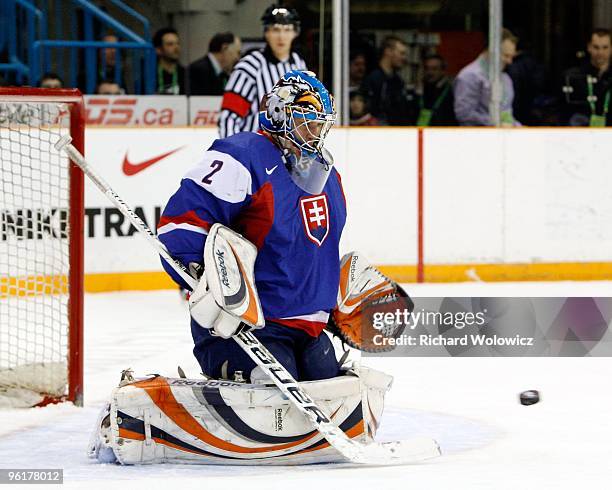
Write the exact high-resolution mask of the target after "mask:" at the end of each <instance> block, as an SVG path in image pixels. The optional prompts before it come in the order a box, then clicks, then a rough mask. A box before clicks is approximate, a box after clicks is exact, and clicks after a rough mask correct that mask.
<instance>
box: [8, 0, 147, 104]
mask: <svg viewBox="0 0 612 490" xmlns="http://www.w3.org/2000/svg"><path fill="white" fill-rule="evenodd" d="M108 2H109V3H110V4H111V5H112V6H114V7H116V8H117V9H119V10H120V11H121V12H122V13H123V14H124V15H127V16H129V17H130V18H132V19H133V20H135V21H136V23H137V24H139V26H142V36H141V35H138V34H136V33H135V32H134V31H132V30H131V29H129V28H127V27H126V26H125V25H124V24H122V23H120V22H118V21H117V20H116V19H114V18H113V17H112V16H111V15H109V14H108V13H106V12H105V11H103V10H102V9H100V8H99V7H97V6H96V5H94V4H92V3H91V2H90V1H89V0H55V2H54V5H55V9H54V11H53V12H49V6H48V1H47V0H39V2H38V3H39V5H38V6H37V5H35V4H34V2H33V0H0V28H1V27H3V26H2V24H4V27H6V29H4V28H1V29H0V52H2V51H3V50H4V51H5V52H6V53H7V54H8V62H7V63H0V73H2V72H4V73H8V72H13V73H14V78H15V82H16V83H18V84H21V83H25V82H24V81H27V83H28V84H30V85H36V84H38V82H39V80H40V78H41V76H42V75H43V74H44V73H45V72H48V71H51V70H52V66H53V63H52V57H53V55H55V59H56V63H55V66H57V67H58V68H55V69H54V70H53V71H56V72H58V73H60V74H63V75H65V76H64V79H65V80H66V84H67V85H68V86H71V87H75V86H77V85H80V87H81V88H82V89H84V91H85V92H87V93H93V92H94V91H95V88H96V84H97V83H98V81H99V78H100V73H106V68H107V66H106V60H105V58H104V56H100V57H99V56H98V54H101V53H102V52H103V51H102V50H103V49H104V48H114V49H115V69H114V74H113V76H114V80H115V81H116V82H117V83H119V84H120V85H123V83H122V82H123V81H124V80H123V76H124V74H125V72H126V71H129V75H131V78H132V79H133V87H130V88H131V89H132V90H133V91H134V92H135V93H144V94H151V93H153V92H154V90H155V50H154V49H153V45H152V43H151V40H150V39H151V28H150V23H149V21H148V20H147V19H146V18H145V17H143V16H142V15H140V14H139V13H138V12H136V11H135V10H133V9H132V8H131V7H129V6H127V5H125V4H124V3H123V2H122V1H121V0H108ZM66 9H69V10H68V11H69V13H70V25H69V32H64V29H63V28H62V27H63V26H62V16H63V13H64V12H65V11H66ZM50 18H53V21H54V27H55V29H54V31H55V37H60V36H61V37H62V38H64V39H50V38H49V36H48V35H47V32H48V31H47V30H48V20H49V19H50ZM102 31H104V32H109V31H112V33H113V34H114V35H116V36H117V38H118V39H119V41H118V42H103V41H101V40H100V39H98V38H97V36H96V33H100V32H102ZM24 38H25V40H24ZM66 38H68V39H66ZM65 49H67V50H68V52H69V56H68V58H67V60H66V58H64V57H63V56H62V54H63V51H62V50H65ZM126 54H129V55H131V60H132V64H131V66H130V64H128V63H126V62H125V61H124V60H125V58H126V56H125V55H126ZM98 58H100V59H98ZM66 61H67V68H64V69H62V68H61V65H65V64H66Z"/></svg>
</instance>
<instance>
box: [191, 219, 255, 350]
mask: <svg viewBox="0 0 612 490" xmlns="http://www.w3.org/2000/svg"><path fill="white" fill-rule="evenodd" d="M256 257H257V248H256V247H255V245H253V244H252V243H251V242H249V241H248V240H246V239H245V238H243V237H242V236H241V235H239V234H238V233H236V232H234V231H232V230H230V229H229V228H228V227H226V226H223V225H221V224H219V223H216V224H214V225H213V226H212V227H211V229H210V232H209V233H208V237H207V238H206V244H205V245H204V275H203V276H202V278H201V279H200V282H199V283H198V285H197V286H196V288H195V289H194V291H193V293H192V294H191V296H190V298H189V311H190V312H191V316H192V318H193V319H194V320H195V321H196V322H197V323H198V324H199V325H201V326H202V327H204V328H210V329H212V331H213V335H218V336H219V337H223V338H225V339H227V338H229V337H231V336H232V335H234V334H235V333H237V332H238V331H240V330H241V329H242V328H244V326H245V325H247V326H248V327H251V328H263V326H264V325H265V320H264V316H263V311H262V309H261V304H260V302H259V296H258V295H257V288H256V287H255V277H254V273H253V270H254V267H255V259H256Z"/></svg>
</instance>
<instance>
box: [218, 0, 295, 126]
mask: <svg viewBox="0 0 612 490" xmlns="http://www.w3.org/2000/svg"><path fill="white" fill-rule="evenodd" d="M261 20H262V23H263V26H264V37H265V39H266V47H265V48H264V49H259V50H254V51H251V52H250V53H248V54H247V55H245V56H244V57H243V58H241V59H240V61H239V62H238V63H237V64H236V66H235V67H234V70H233V71H232V73H231V75H230V78H229V80H228V82H227V85H226V86H225V93H224V94H223V102H222V104H221V114H220V116H219V136H220V137H221V138H225V137H227V136H231V135H233V134H235V133H239V132H241V131H257V130H258V129H259V122H258V114H259V103H260V102H261V99H262V98H263V96H264V95H265V94H266V93H268V92H270V91H271V90H272V87H273V86H274V84H275V83H276V82H277V81H278V80H279V79H280V78H281V77H282V76H283V75H284V74H285V73H287V72H288V71H290V70H305V69H306V63H305V62H304V60H303V59H302V58H301V57H300V56H299V55H298V54H297V53H296V52H295V51H293V50H292V49H291V44H292V43H293V40H294V39H295V38H296V37H297V36H298V34H299V32H300V18H299V16H298V14H297V12H296V11H295V10H294V9H290V8H285V7H279V6H277V5H271V6H270V7H268V8H267V9H266V11H265V12H264V14H263V16H262V18H261Z"/></svg>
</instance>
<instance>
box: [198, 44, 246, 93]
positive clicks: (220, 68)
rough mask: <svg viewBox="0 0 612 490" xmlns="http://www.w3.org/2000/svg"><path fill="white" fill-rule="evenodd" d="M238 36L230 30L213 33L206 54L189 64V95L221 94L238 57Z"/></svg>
mask: <svg viewBox="0 0 612 490" xmlns="http://www.w3.org/2000/svg"><path fill="white" fill-rule="evenodd" d="M240 48H241V43H240V38H239V37H238V36H235V35H234V34H232V33H231V32H223V33H219V34H215V35H214V36H213V38H212V39H211V40H210V43H209V45H208V54H207V55H206V56H203V57H202V58H200V59H199V60H196V61H194V62H193V63H192V64H191V65H189V93H190V94H191V95H223V90H224V88H225V84H226V83H227V79H228V77H229V74H230V73H231V71H232V69H233V68H234V65H235V64H236V63H237V62H238V60H239V59H240Z"/></svg>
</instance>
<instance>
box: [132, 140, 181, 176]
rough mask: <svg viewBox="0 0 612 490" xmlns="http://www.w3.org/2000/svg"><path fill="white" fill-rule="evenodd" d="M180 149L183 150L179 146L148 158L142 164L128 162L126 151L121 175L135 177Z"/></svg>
mask: <svg viewBox="0 0 612 490" xmlns="http://www.w3.org/2000/svg"><path fill="white" fill-rule="evenodd" d="M182 148H183V147H182V146H179V147H178V148H175V149H174V150H171V151H169V152H167V153H163V154H161V155H158V156H156V157H154V158H150V159H148V160H145V161H144V162H139V163H132V162H130V160H129V159H128V155H127V151H126V152H125V156H124V157H123V173H124V174H125V175H127V176H128V177H129V176H131V175H136V174H137V173H138V172H142V171H143V170H144V169H145V168H149V167H150V166H151V165H154V164H156V163H157V162H159V161H160V160H163V159H164V158H166V157H169V156H170V155H172V154H173V153H176V152H177V151H179V150H180V149H182Z"/></svg>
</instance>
